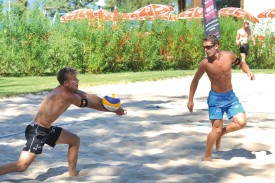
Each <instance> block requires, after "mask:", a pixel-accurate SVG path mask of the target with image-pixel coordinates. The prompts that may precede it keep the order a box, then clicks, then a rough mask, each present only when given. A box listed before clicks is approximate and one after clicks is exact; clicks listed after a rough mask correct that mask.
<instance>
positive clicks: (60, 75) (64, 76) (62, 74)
mask: <svg viewBox="0 0 275 183" xmlns="http://www.w3.org/2000/svg"><path fill="white" fill-rule="evenodd" d="M76 75H77V71H76V69H73V68H69V67H64V68H62V69H60V70H59V71H58V72H57V80H58V82H59V83H60V84H61V85H63V84H64V81H68V80H69V77H70V76H71V77H72V76H76Z"/></svg>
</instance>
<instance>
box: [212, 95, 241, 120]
mask: <svg viewBox="0 0 275 183" xmlns="http://www.w3.org/2000/svg"><path fill="white" fill-rule="evenodd" d="M207 104H208V109H209V119H210V120H212V119H223V114H224V112H226V114H227V118H228V119H231V118H232V117H233V116H235V115H236V114H238V113H244V112H245V111H244V109H243V106H242V104H241V103H240V102H239V99H238V97H236V95H235V93H234V92H233V90H230V91H228V92H226V93H217V92H214V91H210V92H209V96H208V98H207Z"/></svg>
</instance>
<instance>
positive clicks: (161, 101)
mask: <svg viewBox="0 0 275 183" xmlns="http://www.w3.org/2000/svg"><path fill="white" fill-rule="evenodd" d="M192 78H193V77H192V76H190V77H182V78H172V79H166V80H161V81H148V82H137V83H125V84H117V85H104V86H98V87H90V88H81V89H83V90H84V91H87V92H92V93H96V94H98V95H99V96H101V97H103V96H104V95H105V94H109V93H116V94H118V95H119V97H120V98H121V100H122V103H123V106H124V108H125V109H127V110H128V114H127V115H126V116H123V117H120V116H116V115H114V114H113V113H103V112H98V111H94V110H91V109H86V108H85V109H82V108H78V107H74V106H71V107H70V108H69V109H68V110H67V111H66V112H65V113H64V114H63V115H62V116H61V117H60V118H59V119H58V120H57V121H56V122H55V123H54V124H55V125H58V126H59V125H60V126H62V127H63V128H65V129H68V130H70V131H72V132H74V133H76V134H78V135H79V136H80V138H81V146H80V151H79V159H78V170H79V174H80V176H79V177H75V178H71V177H68V176H67V146H66V145H57V146H56V147H55V148H54V149H52V148H50V147H49V146H47V145H45V147H44V151H43V154H42V155H40V156H38V158H37V159H36V160H35V161H34V162H33V164H32V165H31V166H30V167H29V169H28V170H27V171H25V172H23V173H12V174H8V175H4V176H0V182H3V183H6V182H20V183H21V182H26V183H33V182H51V183H53V182H56V183H70V182H92V183H93V182H95V183H213V182H218V183H254V182H256V183H274V182H275V174H274V170H275V140H274V136H275V102H274V101H275V95H274V93H275V86H274V84H273V83H274V80H275V75H265V74H258V75H256V80H255V81H250V80H249V78H248V77H247V76H246V75H245V74H233V79H232V80H233V81H232V83H233V88H234V91H235V93H236V94H237V96H238V97H239V99H240V101H241V103H242V104H243V106H244V109H245V110H246V112H247V116H248V123H247V127H246V128H244V129H243V130H240V131H237V132H233V133H230V134H228V135H226V136H224V138H223V139H222V141H221V148H220V150H219V151H216V150H213V162H202V161H201V159H202V157H203V155H204V150H205V142H206V137H207V135H208V133H209V132H210V130H211V124H210V122H209V120H208V109H207V103H206V99H207V96H208V92H209V90H210V82H209V81H208V78H207V76H203V78H202V79H201V81H200V84H199V87H198V89H197V92H196V95H195V100H194V103H195V106H194V112H193V113H189V111H188V109H187V107H186V105H187V97H188V93H189V86H190V83H191V80H192ZM80 85H81V81H80ZM46 94H47V93H43V94H39V95H25V96H19V97H13V98H4V99H0V111H1V112H0V126H1V128H0V165H2V164H5V163H8V162H11V161H16V160H17V158H18V156H19V154H20V151H21V149H22V148H23V146H24V143H25V137H24V129H25V126H26V125H27V124H28V123H29V122H30V121H32V119H33V117H34V115H35V112H36V110H37V109H38V106H39V104H40V102H41V101H42V99H43V98H44V97H45V95H46ZM225 119H226V120H225V124H228V122H229V121H228V120H227V118H226V117H225Z"/></svg>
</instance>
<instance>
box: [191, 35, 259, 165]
mask: <svg viewBox="0 0 275 183" xmlns="http://www.w3.org/2000/svg"><path fill="white" fill-rule="evenodd" d="M203 47H204V51H205V52H206V54H207V58H205V59H204V60H202V61H201V63H200V64H199V67H198V70H197V72H196V74H195V75H194V78H193V80H192V82H191V86H190V93H189V99H188V104H187V107H188V109H189V111H190V112H193V107H194V102H193V99H194V95H195V92H196V89H197V86H198V84H199V80H200V79H201V77H202V76H203V74H204V73H205V72H206V74H207V75H208V78H209V80H210V82H211V91H210V92H209V96H208V99H207V103H208V107H209V119H210V120H211V122H212V130H211V132H210V133H209V135H208V136H207V142H206V151H205V155H204V158H203V160H204V161H211V160H212V149H213V146H214V144H215V143H216V149H217V150H218V149H219V147H220V142H221V138H222V136H224V135H225V134H227V133H229V132H233V131H236V130H239V129H241V128H244V127H245V126H246V115H245V112H244V109H243V107H242V105H241V104H240V102H239V99H238V98H237V97H236V95H235V93H234V92H233V89H232V83H231V66H232V64H234V65H239V66H240V68H241V69H242V70H243V71H244V72H245V73H247V75H248V77H250V79H251V80H254V79H255V77H254V74H253V73H252V72H251V71H250V69H249V67H248V65H247V64H246V63H245V62H243V61H241V60H240V59H239V58H237V57H236V55H235V54H233V53H232V52H230V51H221V50H219V41H218V39H217V38H216V37H215V36H207V37H205V38H204V39H203ZM224 112H226V113H227V117H228V118H229V119H233V121H232V122H230V123H229V124H228V125H227V126H226V127H224V128H223V114H224Z"/></svg>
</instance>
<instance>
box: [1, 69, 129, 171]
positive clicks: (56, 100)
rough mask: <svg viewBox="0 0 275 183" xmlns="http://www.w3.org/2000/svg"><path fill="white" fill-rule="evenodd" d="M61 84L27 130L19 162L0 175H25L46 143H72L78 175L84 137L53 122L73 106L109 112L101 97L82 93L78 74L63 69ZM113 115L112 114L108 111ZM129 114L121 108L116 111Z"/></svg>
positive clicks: (72, 159) (71, 167)
mask: <svg viewBox="0 0 275 183" xmlns="http://www.w3.org/2000/svg"><path fill="white" fill-rule="evenodd" d="M57 80H58V81H59V83H60V85H59V86H57V87H56V88H55V89H53V90H52V91H51V92H50V93H49V94H48V95H47V96H46V97H45V99H44V100H43V101H42V103H41V105H40V107H39V109H38V111H37V113H36V116H35V117H34V119H33V122H31V123H30V124H29V125H28V126H27V127H26V130H25V136H26V139H27V142H26V144H25V146H24V148H23V150H22V152H21V154H20V156H19V159H18V160H17V161H16V162H13V163H8V164H6V165H2V166H0V175H3V174H8V173H11V172H23V171H25V170H26V169H27V168H28V167H29V166H30V164H31V163H32V162H33V161H34V159H35V158H36V156H37V155H38V154H41V153H42V150H43V146H44V144H48V145H49V146H51V147H54V146H55V145H56V144H68V145H69V147H68V155H67V159H68V169H69V176H77V175H78V173H77V170H76V164H77V158H78V149H79V145H80V138H79V137H78V136H77V135H75V134H73V133H71V132H69V131H67V130H65V129H62V128H61V127H57V126H52V123H53V122H54V121H55V120H56V119H57V118H58V117H59V116H60V115H61V114H62V113H63V112H64V111H66V110H67V108H68V107H69V106H70V105H71V104H73V105H75V106H78V107H88V108H92V109H96V110H98V111H106V112H107V111H108V110H106V109H105V108H104V106H103V105H102V103H101V100H102V99H101V98H100V97H98V96H96V95H94V94H87V93H85V92H83V91H80V90H78V82H79V80H78V79H77V71H76V70H75V69H72V68H63V69H61V70H60V71H59V72H58V73H57ZM108 112H110V111H108ZM114 113H115V114H117V115H125V114H126V111H125V110H124V109H122V108H121V107H120V108H119V109H118V110H116V111H115V112H114Z"/></svg>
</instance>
